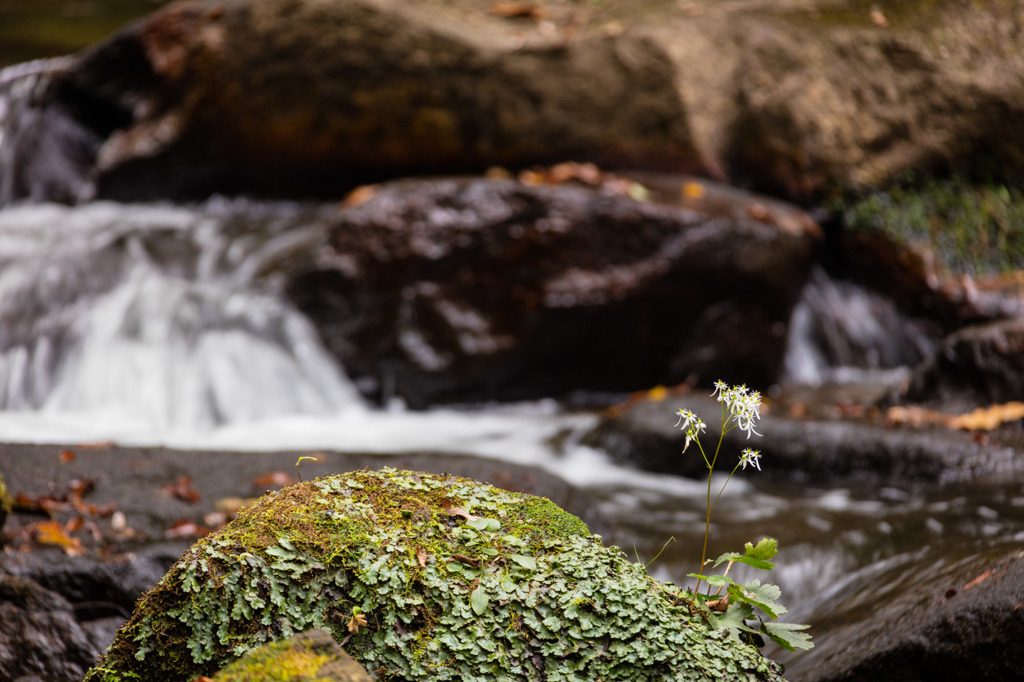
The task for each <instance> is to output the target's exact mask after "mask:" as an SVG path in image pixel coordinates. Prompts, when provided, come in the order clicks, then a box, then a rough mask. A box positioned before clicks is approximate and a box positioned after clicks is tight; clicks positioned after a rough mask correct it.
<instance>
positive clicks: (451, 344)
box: [283, 179, 818, 406]
mask: <svg viewBox="0 0 1024 682" xmlns="http://www.w3.org/2000/svg"><path fill="white" fill-rule="evenodd" d="M701 187H703V186H701ZM702 191H704V190H703V189H702ZM679 194H680V190H679V189H678V186H677V189H676V195H677V196H678V195H679ZM746 201H748V202H749V201H750V200H749V199H747V200H746ZM736 203H737V200H736V199H731V200H730V201H729V202H726V206H732V205H734V204H736ZM721 215H722V213H721V211H719V213H718V214H716V213H712V212H710V210H709V211H708V212H697V211H694V210H690V209H685V208H679V207H677V206H672V205H668V204H662V203H657V202H640V201H634V200H633V199H630V198H629V197H627V196H620V195H610V194H603V193H601V192H598V191H596V190H594V189H589V188H583V187H573V186H568V185H565V186H556V187H549V186H528V185H524V184H521V183H518V182H514V181H505V180H482V179H477V180H438V181H404V182H396V183H389V184H387V185H383V186H382V187H380V188H379V189H378V190H377V192H376V195H375V196H373V198H371V199H370V200H369V201H367V202H366V203H364V204H362V205H360V206H357V207H355V208H352V209H349V210H347V211H345V212H343V213H342V214H341V215H340V217H339V219H338V220H337V221H336V222H335V223H334V225H332V226H331V227H330V228H329V229H328V230H325V231H324V233H323V235H324V236H323V238H322V239H321V241H320V243H319V244H315V245H312V246H310V247H308V248H307V249H306V250H305V254H304V255H302V256H297V257H296V258H295V259H293V262H290V263H288V264H287V265H285V266H283V267H284V269H286V270H287V272H288V273H289V274H288V278H289V279H288V285H287V291H288V294H289V296H290V298H291V299H292V300H293V301H295V303H296V304H297V305H298V306H299V308H301V309H302V310H303V312H305V313H306V314H307V315H308V316H309V317H310V318H311V319H312V320H313V321H314V323H315V324H316V325H317V328H318V330H319V331H320V335H321V337H322V338H323V339H324V340H325V343H326V344H327V346H328V348H329V349H330V350H331V351H332V352H333V353H334V354H335V355H336V356H337V357H338V358H339V359H340V360H341V362H342V364H343V365H344V366H345V368H346V371H347V372H349V373H350V374H351V375H352V376H354V377H357V378H370V379H372V380H374V382H375V383H376V385H377V386H379V387H380V389H379V390H382V391H385V392H388V391H390V392H391V393H392V394H397V395H399V396H402V397H403V398H405V399H407V400H408V401H409V402H410V404H412V405H414V406H425V405H429V404H431V403H436V402H444V401H448V402H450V401H468V400H494V399H499V400H503V399H512V400H514V399H524V398H538V397H547V396H557V395H561V394H565V393H567V392H570V391H578V390H604V391H623V390H638V389H642V388H646V387H649V386H653V385H656V384H658V383H662V382H677V383H678V382H681V381H683V380H684V379H686V377H687V376H689V375H690V374H697V375H699V376H700V377H701V378H702V379H705V380H707V381H710V380H711V379H712V378H713V377H725V378H727V379H728V378H734V379H735V380H737V381H738V380H740V378H744V379H746V380H748V381H751V382H757V383H758V384H759V385H768V384H770V383H772V382H774V381H775V380H776V379H777V376H778V372H779V368H780V366H781V362H782V356H783V351H784V343H785V332H786V323H787V321H788V319H789V316H790V312H791V308H792V306H793V303H794V301H795V300H796V297H797V295H798V293H799V291H800V287H801V285H802V284H803V281H804V278H805V277H806V274H807V272H808V270H809V267H810V263H811V259H812V256H813V253H814V250H815V247H816V244H817V235H818V228H817V226H816V225H815V224H814V222H813V221H811V220H810V219H809V218H807V216H806V215H804V214H802V213H800V212H799V211H795V210H794V209H791V208H790V209H786V208H781V209H779V210H773V211H769V210H768V209H767V208H765V206H764V205H763V204H762V205H761V213H759V214H758V215H759V217H760V218H761V219H754V218H752V217H750V216H749V215H743V216H730V217H720V216H721ZM773 216H774V217H773Z"/></svg>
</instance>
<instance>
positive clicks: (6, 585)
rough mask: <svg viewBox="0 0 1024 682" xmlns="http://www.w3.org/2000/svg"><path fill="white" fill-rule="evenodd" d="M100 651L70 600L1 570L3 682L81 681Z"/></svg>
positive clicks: (0, 660)
mask: <svg viewBox="0 0 1024 682" xmlns="http://www.w3.org/2000/svg"><path fill="white" fill-rule="evenodd" d="M100 651H101V649H99V648H97V647H96V646H95V644H94V642H92V641H91V640H90V637H89V636H88V635H87V634H86V632H85V631H84V630H83V629H82V627H81V626H80V625H79V624H78V621H77V620H76V619H75V613H74V609H73V608H72V606H71V604H70V603H69V602H68V601H67V600H66V599H64V597H62V596H60V595H59V594H57V593H55V592H51V591H50V590H47V589H46V588H44V587H42V586H40V585H39V584H38V583H36V582H34V581H33V580H30V579H28V578H19V577H17V576H13V575H11V574H9V573H7V572H6V571H3V570H0V678H2V679H6V680H15V679H18V678H20V677H23V676H25V677H30V676H38V677H39V678H42V679H46V680H49V681H50V682H64V681H65V680H66V681H68V682H78V680H81V679H82V677H83V676H84V675H85V672H86V670H88V668H89V666H91V665H92V664H93V663H94V662H95V659H96V657H97V656H98V655H99V654H100ZM30 678H31V677H30Z"/></svg>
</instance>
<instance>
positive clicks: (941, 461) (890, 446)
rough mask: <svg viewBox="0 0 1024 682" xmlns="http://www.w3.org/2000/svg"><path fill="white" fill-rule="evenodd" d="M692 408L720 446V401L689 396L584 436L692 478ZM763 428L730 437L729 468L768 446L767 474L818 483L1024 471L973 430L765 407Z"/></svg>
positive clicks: (697, 474)
mask: <svg viewBox="0 0 1024 682" xmlns="http://www.w3.org/2000/svg"><path fill="white" fill-rule="evenodd" d="M681 408H685V409H689V410H692V411H693V412H694V413H696V414H697V415H698V416H700V417H701V418H702V419H703V420H704V421H705V422H706V423H707V426H708V428H707V435H706V436H704V437H703V438H702V442H705V443H717V440H718V434H719V433H720V429H719V425H718V423H717V422H716V419H717V418H718V415H719V414H720V409H721V408H720V406H719V404H718V403H716V402H715V401H714V399H712V398H705V397H702V396H682V397H677V398H674V399H671V400H669V401H665V402H655V403H642V404H640V405H637V406H636V407H633V408H632V409H630V410H628V411H626V412H624V413H623V414H621V415H618V416H615V417H610V418H607V419H605V420H604V421H603V422H602V423H601V424H600V425H599V426H597V427H596V428H595V429H594V430H593V431H591V432H590V433H589V434H587V435H586V436H584V439H583V442H584V443H585V444H588V445H593V446H595V447H600V448H602V449H604V450H606V451H607V452H608V453H609V455H611V456H612V457H614V458H615V459H616V460H618V461H621V462H628V463H631V464H633V465H635V466H636V467H637V468H640V469H643V470H645V471H654V472H661V473H672V474H678V475H682V476H689V477H691V478H704V477H706V476H707V467H706V466H705V464H704V461H703V460H702V459H701V457H700V453H698V452H696V451H695V450H694V449H693V448H692V447H691V449H690V451H689V452H687V453H686V454H685V455H684V454H682V449H683V436H682V434H681V432H680V431H679V429H677V428H675V427H674V426H673V425H674V424H675V422H676V416H675V415H674V412H675V410H677V409H681ZM762 413H763V417H762V419H761V421H760V422H759V426H758V429H757V430H758V431H759V432H760V433H762V434H763V436H761V437H759V438H758V437H751V438H750V439H749V440H748V439H747V437H746V435H745V434H743V433H742V432H739V431H733V432H731V433H729V434H727V435H726V437H725V441H724V443H723V445H722V448H723V449H722V453H723V456H724V457H725V458H726V459H725V460H724V461H725V462H728V464H727V465H725V466H727V467H728V468H731V467H732V466H734V465H735V462H736V459H734V458H736V457H738V456H739V453H740V451H741V450H742V449H743V448H747V447H751V448H756V449H759V450H761V452H762V455H763V460H762V461H763V462H764V468H763V472H762V473H761V474H759V475H760V476H768V477H772V478H777V479H784V480H791V481H807V482H810V483H838V482H842V481H847V482H849V481H856V480H859V481H869V482H879V483H885V484H886V485H912V484H915V483H932V482H934V483H954V482H959V481H970V480H977V479H988V480H995V479H997V478H1000V477H1020V476H1021V475H1024V460H1022V459H1021V457H1020V454H1019V450H1018V449H1016V448H1014V447H1013V446H1012V445H1008V444H1006V445H1004V444H1002V443H1001V442H1000V441H999V440H993V441H991V442H986V441H979V440H977V439H975V438H974V437H973V436H972V435H971V434H968V433H964V432H961V431H950V430H947V429H945V428H940V429H932V430H918V429H910V428H906V429H898V428H892V427H891V426H886V425H885V424H884V423H880V422H878V421H872V420H869V419H838V418H831V419H829V418H803V419H797V418H789V417H786V416H782V415H776V414H773V413H769V412H768V410H767V409H763V410H762Z"/></svg>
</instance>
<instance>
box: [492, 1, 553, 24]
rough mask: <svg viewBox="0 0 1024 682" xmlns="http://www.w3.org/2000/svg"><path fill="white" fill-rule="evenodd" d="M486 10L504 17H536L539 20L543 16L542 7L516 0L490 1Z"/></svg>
mask: <svg viewBox="0 0 1024 682" xmlns="http://www.w3.org/2000/svg"><path fill="white" fill-rule="evenodd" d="M487 11H488V12H490V13H491V14H493V15H494V16H496V17H502V18H504V19H536V20H538V21H539V20H540V19H543V18H544V8H542V7H538V6H537V5H535V4H533V3H532V2H517V1H516V0H506V1H502V2H492V3H491V6H490V8H489V9H488V10H487Z"/></svg>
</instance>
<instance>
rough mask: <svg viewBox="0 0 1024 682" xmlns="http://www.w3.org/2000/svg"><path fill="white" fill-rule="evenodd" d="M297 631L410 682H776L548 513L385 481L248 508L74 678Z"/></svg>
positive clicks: (122, 673)
mask: <svg viewBox="0 0 1024 682" xmlns="http://www.w3.org/2000/svg"><path fill="white" fill-rule="evenodd" d="M310 627H320V628H324V629H327V630H329V631H331V633H332V634H333V635H334V637H335V638H336V639H339V640H342V641H344V642H345V647H346V649H347V650H348V652H349V653H350V654H352V655H353V656H354V657H355V658H356V659H357V660H359V661H360V662H362V663H363V664H365V665H367V666H368V667H369V668H371V669H372V670H374V671H376V672H377V673H378V675H381V676H386V677H398V678H401V679H404V680H409V681H410V682H412V681H413V680H447V679H465V678H472V679H492V678H493V679H495V680H505V679H536V678H539V677H543V676H545V674H546V675H547V676H554V675H556V674H559V673H562V674H566V675H571V676H573V677H581V678H586V679H605V680H626V679H636V678H637V677H638V676H643V677H652V676H653V677H663V678H666V679H675V680H683V679H701V678H705V677H706V678H711V679H723V678H724V677H725V676H726V675H728V676H730V677H732V678H734V679H742V680H780V679H781V677H780V676H779V669H778V667H777V666H775V665H774V664H772V663H771V662H770V661H768V660H767V659H764V658H762V657H761V655H760V654H759V653H758V651H757V649H756V648H754V647H753V646H752V645H746V644H741V643H740V642H739V641H738V640H733V639H730V638H729V636H728V635H727V634H726V633H725V632H724V631H721V630H719V631H712V630H709V628H708V625H707V623H706V621H705V620H704V619H703V618H702V617H701V616H699V615H693V614H692V611H691V609H690V608H689V607H688V605H687V603H686V602H685V601H684V598H683V597H682V595H681V593H680V592H679V591H678V589H677V588H673V587H671V586H667V585H662V584H660V583H657V582H656V581H654V580H653V579H651V578H649V577H648V576H647V575H646V573H645V572H644V569H643V567H642V566H640V565H639V564H632V563H630V562H629V561H628V559H627V558H626V556H625V555H624V554H623V553H622V552H621V551H620V550H619V549H618V548H607V547H604V546H603V545H602V544H601V542H600V538H596V537H594V536H591V535H590V534H589V532H588V530H587V528H586V526H585V525H584V524H583V523H582V522H581V521H580V520H579V519H577V518H576V517H574V516H571V515H570V514H567V513H566V512H563V511H562V510H560V509H559V508H558V507H556V506H555V505H553V504H552V503H551V502H549V501H548V500H545V499H543V498H536V497H530V496H525V495H515V494H510V493H506V492H503V491H500V490H497V489H495V488H493V487H491V486H488V485H484V484H480V483H476V482H474V481H470V480H467V479H459V478H456V477H452V476H431V475H428V474H416V473H415V472H399V471H397V470H394V469H384V470H382V471H380V472H368V471H367V472H360V473H352V474H345V475H339V476H331V477H325V478H319V479H316V480H314V481H310V482H308V483H305V484H297V485H294V486H291V487H288V488H285V489H283V490H281V491H278V492H277V493H272V494H269V495H266V496H264V497H262V498H261V499H260V500H259V501H257V502H256V503H255V504H253V505H252V506H250V507H248V508H246V509H245V510H244V511H243V512H242V513H241V514H240V515H239V517H238V518H237V519H236V520H235V521H233V522H232V523H231V524H229V525H228V526H227V527H226V528H225V529H224V530H222V531H220V532H218V533H215V534H213V535H210V536H208V537H207V538H205V539H203V540H202V541H200V542H199V543H197V544H196V545H195V546H193V548H192V549H190V550H189V551H188V552H187V553H186V554H185V555H184V556H183V557H182V559H181V560H180V561H179V562H178V563H177V564H176V565H175V566H174V567H173V568H172V569H171V571H170V572H169V573H168V574H167V575H166V576H165V577H164V579H163V580H161V582H160V584H158V585H157V586H156V588H154V589H153V590H152V591H151V592H149V593H148V594H146V595H145V596H144V597H143V599H142V600H141V601H140V603H139V605H138V607H137V608H136V610H135V613H134V614H133V615H132V617H131V619H129V621H128V622H127V623H126V624H125V626H124V627H123V628H122V629H121V631H120V633H119V634H118V637H117V638H116V639H115V641H114V644H113V645H112V646H111V648H110V649H109V650H108V652H107V654H106V655H105V657H104V659H103V660H102V661H101V662H100V664H99V665H98V666H97V667H96V668H94V669H93V670H92V671H90V673H89V674H88V675H87V677H86V679H87V680H108V681H109V680H118V679H130V678H134V677H135V676H136V675H138V676H141V677H143V678H147V679H150V678H159V679H164V680H169V681H174V680H190V679H193V678H194V677H195V676H196V675H197V674H203V673H207V672H209V671H210V670H211V669H212V668H215V667H218V666H219V665H222V664H223V663H225V662H227V661H230V660H232V659H234V658H236V657H238V656H240V655H242V654H244V653H245V652H247V651H249V650H251V649H253V648H255V647H257V646H259V645H261V644H263V643H265V642H267V641H273V640H274V639H277V638H279V637H281V636H287V635H289V634H291V633H293V632H298V631H303V630H306V629H307V628H310ZM545 671H546V672H545Z"/></svg>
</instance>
